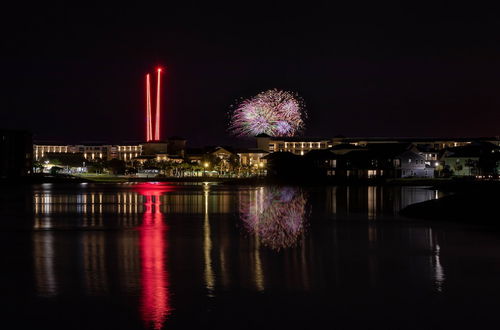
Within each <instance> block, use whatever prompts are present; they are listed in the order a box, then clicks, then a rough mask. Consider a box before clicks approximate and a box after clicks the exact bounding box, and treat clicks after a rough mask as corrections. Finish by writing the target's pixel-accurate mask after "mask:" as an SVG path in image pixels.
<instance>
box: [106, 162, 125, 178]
mask: <svg viewBox="0 0 500 330" xmlns="http://www.w3.org/2000/svg"><path fill="white" fill-rule="evenodd" d="M106 168H107V169H108V170H109V171H110V172H111V173H112V174H115V175H116V174H125V169H126V164H125V161H123V160H121V159H116V158H115V159H111V160H110V161H108V162H107V164H106Z"/></svg>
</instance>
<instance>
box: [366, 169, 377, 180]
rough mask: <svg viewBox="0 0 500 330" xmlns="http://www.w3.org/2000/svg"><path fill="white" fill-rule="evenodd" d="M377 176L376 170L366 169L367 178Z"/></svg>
mask: <svg viewBox="0 0 500 330" xmlns="http://www.w3.org/2000/svg"><path fill="white" fill-rule="evenodd" d="M376 176H377V171H376V170H368V179H371V178H374V177H376Z"/></svg>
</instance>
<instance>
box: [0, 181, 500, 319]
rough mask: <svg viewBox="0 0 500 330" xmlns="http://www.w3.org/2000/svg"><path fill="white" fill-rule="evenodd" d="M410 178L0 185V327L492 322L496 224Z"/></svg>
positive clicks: (498, 281)
mask: <svg viewBox="0 0 500 330" xmlns="http://www.w3.org/2000/svg"><path fill="white" fill-rule="evenodd" d="M438 196H440V193H439V192H438V191H433V190H429V189H425V188H419V187H326V188H324V187H323V188H310V189H305V188H297V187H273V186H266V187H249V186H224V185H214V184H189V185H183V184H165V183H158V184H155V183H139V184H74V185H54V184H44V185H39V186H30V187H2V188H0V256H1V265H2V266H1V270H0V289H1V293H0V316H1V318H0V322H1V323H0V324H1V327H2V329H187V328H206V329H247V328H248V329H255V328H258V329H264V328H275V329H287V328H293V329H307V328H320V327H321V328H331V329H462V328H464V329H466V328H467V329H478V328H483V329H484V328H491V329H494V328H498V326H499V325H498V323H497V322H498V321H499V319H500V316H499V314H500V313H499V307H500V233H499V232H488V231H487V230H486V229H485V228H481V227H465V226H460V225H452V224H439V225H435V224H430V223H425V222H420V221H415V220H407V219H404V218H400V217H399V216H398V215H397V213H398V211H399V210H400V209H401V208H402V207H404V206H406V205H409V204H412V203H416V202H421V201H425V200H429V199H432V198H437V197H438Z"/></svg>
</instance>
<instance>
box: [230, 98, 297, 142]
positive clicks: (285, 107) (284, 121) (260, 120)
mask: <svg viewBox="0 0 500 330" xmlns="http://www.w3.org/2000/svg"><path fill="white" fill-rule="evenodd" d="M305 116H306V114H305V111H304V106H303V102H302V101H301V100H300V99H299V98H298V97H297V96H296V95H294V94H292V93H290V92H287V91H282V90H277V89H271V90H268V91H265V92H262V93H260V94H258V95H256V96H254V97H252V98H250V99H247V100H244V101H243V102H241V103H240V104H239V105H238V106H237V108H236V109H235V110H234V111H233V113H232V116H231V121H230V124H229V130H230V131H231V132H232V133H233V134H234V135H236V136H256V135H259V134H262V133H264V134H267V135H270V136H294V135H296V134H297V133H299V132H300V131H302V130H303V129H304V117H305Z"/></svg>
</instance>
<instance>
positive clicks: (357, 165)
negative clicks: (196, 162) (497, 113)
mask: <svg viewBox="0 0 500 330" xmlns="http://www.w3.org/2000/svg"><path fill="white" fill-rule="evenodd" d="M256 139H257V145H258V146H259V148H261V149H263V150H266V151H268V152H269V153H270V154H269V155H268V156H266V157H265V158H266V160H267V170H268V174H269V175H275V176H284V177H290V176H293V175H294V173H295V175H296V173H304V175H305V176H308V177H320V178H321V177H323V178H337V179H348V180H351V179H352V180H359V179H376V178H433V177H436V176H439V177H460V176H461V177H464V176H467V177H476V178H496V177H498V174H499V173H500V139H499V138H498V137H494V138H383V137H381V138H377V137H369V138H367V137H361V138H346V137H334V138H331V139H326V138H298V137H291V138H274V137H269V136H266V135H260V136H257V138H256Z"/></svg>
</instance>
